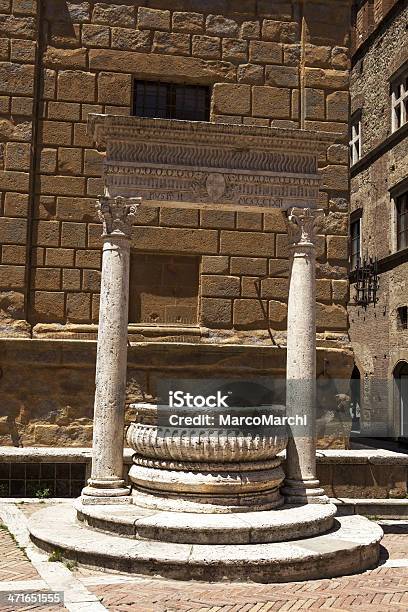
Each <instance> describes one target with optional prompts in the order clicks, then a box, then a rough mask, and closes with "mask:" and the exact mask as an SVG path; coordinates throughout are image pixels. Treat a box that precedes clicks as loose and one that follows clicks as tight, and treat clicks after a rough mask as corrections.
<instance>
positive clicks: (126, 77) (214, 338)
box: [0, 0, 350, 443]
mask: <svg viewBox="0 0 408 612" xmlns="http://www.w3.org/2000/svg"><path fill="white" fill-rule="evenodd" d="M349 24H350V2H349V1H348V0H307V1H304V2H300V1H297V0H293V1H289V0H277V1H273V2H270V1H264V0H258V1H257V2H255V0H240V1H239V2H235V1H229V0H172V1H169V0H146V1H145V2H134V1H133V0H132V1H131V0H116V1H112V0H109V1H108V0H107V1H106V2H96V1H80V0H72V1H69V0H43V1H42V2H41V3H40V2H38V3H37V2H36V1H35V0H32V1H31V0H24V1H23V0H13V1H12V0H10V1H9V0H0V55H1V58H0V59H1V62H0V77H1V78H0V87H1V88H2V91H1V92H0V190H1V201H0V202H1V209H0V212H1V216H0V242H1V243H2V249H1V263H0V338H1V337H3V338H5V337H10V338H16V337H20V338H27V339H28V338H30V337H34V338H38V339H40V338H54V339H55V340H56V341H57V340H58V341H59V340H60V339H63V338H70V339H71V340H70V341H71V342H74V341H75V340H77V341H78V342H82V341H85V340H87V339H88V340H95V338H96V324H97V321H98V305H99V283H100V263H101V240H100V233H101V226H100V224H99V223H98V220H97V217H96V214H95V208H94V204H95V200H96V197H97V196H98V195H99V194H101V193H102V191H103V181H102V178H101V175H102V170H103V159H104V152H103V151H102V150H98V149H96V148H95V145H94V143H93V142H92V139H91V138H90V137H89V136H88V135H87V117H88V114H89V113H113V114H129V113H131V111H132V96H133V80H134V79H145V80H153V81H154V80H161V81H164V82H177V83H192V84H201V85H206V86H208V87H209V88H210V91H211V117H210V119H211V121H212V122H223V123H225V122H227V123H242V124H251V125H258V126H265V127H272V128H273V127H289V128H293V129H298V128H304V129H309V130H314V131H325V132H331V133H333V142H332V144H331V145H330V146H329V147H328V150H327V153H326V155H322V157H321V159H320V160H319V165H320V170H321V176H322V194H321V206H322V208H324V209H325V211H326V212H327V216H326V219H325V222H324V224H323V225H322V227H321V228H320V230H319V239H318V283H317V291H318V302H319V303H318V332H319V341H321V342H322V343H323V344H324V343H326V344H325V346H326V347H327V350H328V351H330V350H332V349H333V350H339V351H342V350H344V351H346V353H347V348H346V347H347V342H348V338H347V325H348V324H347V311H346V304H347V299H348V281H347V271H348V269H347V267H348V242H347V235H348V197H349V177H348V149H347V142H346V141H347V138H346V135H347V121H348V112H349ZM3 84H4V85H3ZM133 249H134V252H135V254H139V255H140V256H141V257H142V259H143V256H144V255H146V259H145V261H151V260H150V259H149V258H150V257H151V256H153V255H154V253H159V254H160V255H161V256H169V257H172V256H180V255H188V256H191V257H193V256H195V257H198V258H199V259H200V263H199V265H200V275H199V291H198V295H197V304H198V314H197V321H196V323H197V325H198V326H199V327H200V328H203V329H207V330H209V331H207V333H204V332H203V333H202V334H201V335H198V336H197V337H198V338H199V340H200V342H204V343H205V342H213V343H214V342H215V343H216V342H230V343H243V342H250V343H260V342H261V343H265V342H267V343H268V342H269V343H271V335H272V337H273V338H275V336H276V337H277V338H278V339H279V338H280V340H279V342H280V343H281V344H280V346H284V341H285V338H284V330H285V325H286V309H287V305H286V304H287V282H288V280H287V279H288V250H287V235H286V227H285V222H284V215H283V214H282V212H280V211H274V212H273V213H271V214H265V215H257V214H251V213H246V212H237V213H235V212H225V211H223V212H222V211H219V212H217V211H197V210H188V209H187V210H186V209H173V210H171V209H166V208H165V207H162V208H161V209H149V210H148V209H146V210H143V211H140V213H139V218H138V222H137V226H136V227H135V228H134V235H133ZM139 261H140V260H139ZM136 291H137V290H136ZM132 299H133V300H134V302H133V306H131V309H132V308H134V310H136V312H137V307H135V300H136V301H137V297H136V296H135V297H134V298H133V297H132V296H131V300H132ZM132 318H136V317H132ZM135 322H136V321H135ZM141 322H142V323H144V321H141ZM180 334H181V332H180V333H179V334H174V335H173V336H171V338H173V339H174V337H176V338H177V339H178V340H180V338H181V336H180ZM131 338H132V339H146V335H143V333H142V334H140V333H138V334H136V335H134V336H133V337H132V336H131ZM156 339H157V338H156ZM168 340H169V338H167V341H168ZM190 340H191V338H190ZM27 341H28V340H27ZM274 341H276V338H275V340H274ZM0 342H1V340H0ZM281 352H282V358H281V369H282V370H283V368H284V349H282V350H281ZM0 361H1V360H0ZM44 367H45V368H46V369H47V368H48V366H44ZM50 367H51V366H50ZM64 368H66V371H67V373H68V374H69V376H71V372H72V366H71V365H70V364H69V365H67V366H64ZM4 371H7V376H3V379H0V393H1V392H2V385H3V388H5V387H4V385H6V386H7V389H8V391H7V393H8V394H9V395H8V397H10V398H11V397H12V391H11V389H12V372H10V371H9V369H7V368H5V369H4ZM27 375H28V377H30V375H29V374H27ZM10 377H11V378H10ZM40 379H41V376H40ZM44 380H47V385H49V389H50V395H51V396H52V397H54V398H55V404H53V408H52V409H50V410H48V408H45V407H44V406H43V405H42V404H41V406H42V407H39V408H38V411H37V412H35V417H34V416H32V417H30V418H34V419H38V420H39V421H41V419H43V420H44V421H45V422H47V421H48V420H49V418H50V417H49V414H50V412H55V411H57V412H58V413H59V411H61V410H62V411H64V410H65V408H66V406H67V405H68V404H67V402H68V400H67V399H66V398H64V396H63V394H60V393H59V391H58V389H59V387H58V385H59V383H57V382H56V380H55V379H54V378H53V377H52V376H48V371H47V375H46V376H45V378H44ZM39 384H40V383H39ZM92 385H93V381H92V384H91V385H90V387H92ZM27 393H28V395H29V396H30V393H31V392H30V384H28V389H27ZM86 393H87V394H89V400H87V402H85V403H86V404H87V405H90V406H91V405H92V389H91V390H88V388H87V391H86ZM26 403H28V401H27V402H26ZM87 410H88V408H87ZM31 414H33V413H32V412H31ZM64 414H65V413H64ZM6 415H7V413H5V416H6ZM4 418H5V417H4ZM80 418H82V417H80ZM83 418H87V417H85V416H83ZM64 443H66V442H64Z"/></svg>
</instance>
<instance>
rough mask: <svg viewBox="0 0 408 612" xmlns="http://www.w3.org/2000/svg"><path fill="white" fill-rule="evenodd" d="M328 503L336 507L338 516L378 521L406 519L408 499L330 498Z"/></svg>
mask: <svg viewBox="0 0 408 612" xmlns="http://www.w3.org/2000/svg"><path fill="white" fill-rule="evenodd" d="M330 501H331V503H332V504H335V505H336V506H337V515H338V516H345V515H350V514H362V515H364V516H369V517H375V518H378V519H399V518H408V499H391V498H388V499H373V498H371V499H359V498H349V497H341V498H336V497H332V498H331V499H330Z"/></svg>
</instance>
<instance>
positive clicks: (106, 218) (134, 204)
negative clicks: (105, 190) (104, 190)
mask: <svg viewBox="0 0 408 612" xmlns="http://www.w3.org/2000/svg"><path fill="white" fill-rule="evenodd" d="M141 201H142V199H141V198H124V197H122V196H117V197H116V198H109V197H107V196H101V197H100V198H99V200H98V203H97V204H96V209H97V211H98V216H99V219H100V220H101V221H102V224H103V234H102V235H103V236H109V235H113V236H124V237H125V238H130V235H131V232H132V225H133V223H134V221H135V219H136V212H137V209H138V207H139V206H140V204H141Z"/></svg>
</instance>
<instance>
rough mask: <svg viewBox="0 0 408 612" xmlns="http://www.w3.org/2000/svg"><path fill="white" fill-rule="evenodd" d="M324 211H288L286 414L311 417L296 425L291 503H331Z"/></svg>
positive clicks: (287, 486) (288, 485) (289, 468)
mask: <svg viewBox="0 0 408 612" xmlns="http://www.w3.org/2000/svg"><path fill="white" fill-rule="evenodd" d="M321 213H322V211H320V210H313V209H310V208H303V209H302V208H293V209H291V210H290V211H289V214H288V237H289V244H290V250H291V256H290V258H291V262H290V265H291V272H290V284H289V301H288V331H287V364H286V381H287V388H286V414H287V416H288V417H296V416H297V415H299V416H303V417H306V425H305V426H303V425H300V426H297V425H295V426H291V427H290V429H291V432H290V437H289V442H288V446H287V450H286V453H287V461H286V479H285V482H284V487H283V489H282V492H283V494H284V495H285V501H286V503H287V504H308V503H327V502H328V501H329V500H328V498H327V497H326V495H325V493H324V490H323V489H321V488H320V483H319V481H318V480H317V478H316V247H315V221H316V217H318V216H319V215H321Z"/></svg>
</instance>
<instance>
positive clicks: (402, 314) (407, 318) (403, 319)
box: [397, 306, 408, 329]
mask: <svg viewBox="0 0 408 612" xmlns="http://www.w3.org/2000/svg"><path fill="white" fill-rule="evenodd" d="M397 318H398V329H408V306H400V307H399V308H398V309H397Z"/></svg>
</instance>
